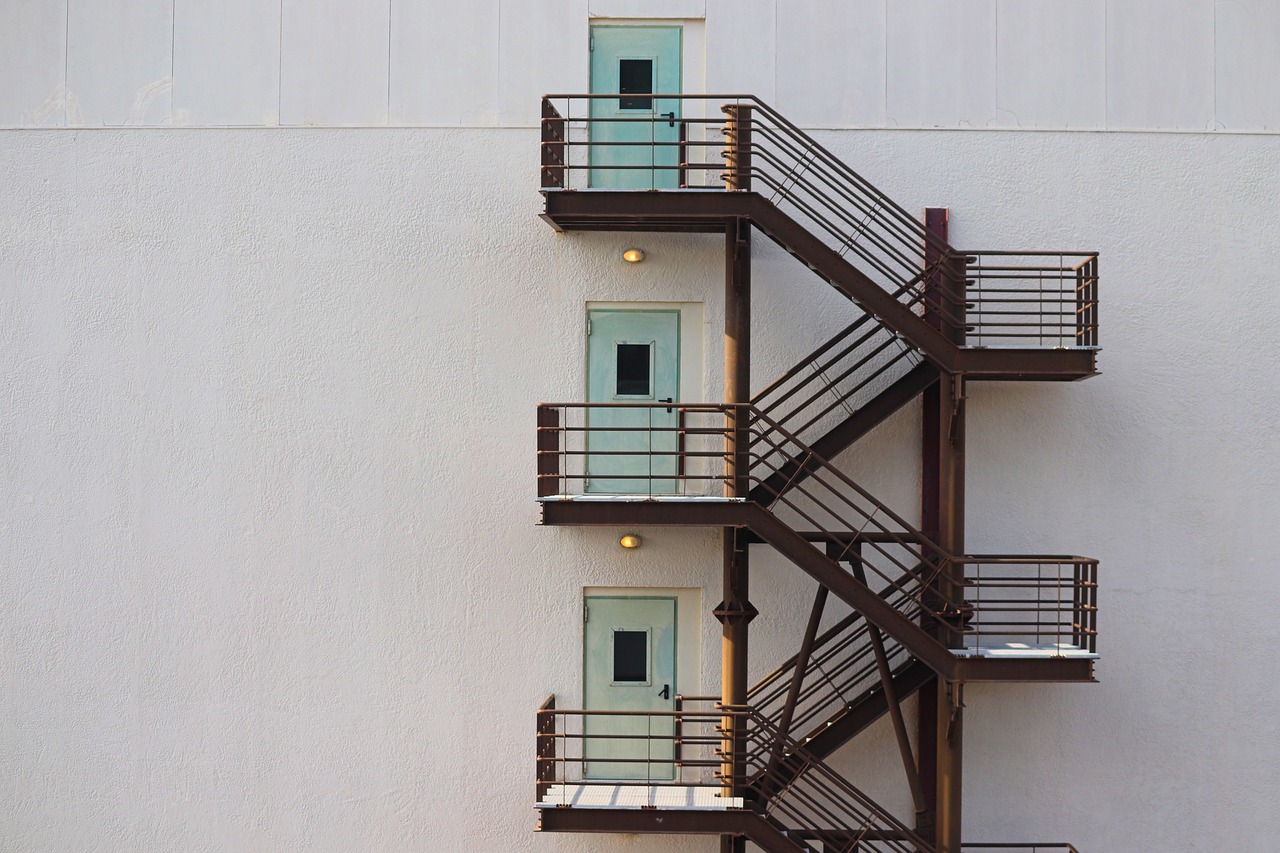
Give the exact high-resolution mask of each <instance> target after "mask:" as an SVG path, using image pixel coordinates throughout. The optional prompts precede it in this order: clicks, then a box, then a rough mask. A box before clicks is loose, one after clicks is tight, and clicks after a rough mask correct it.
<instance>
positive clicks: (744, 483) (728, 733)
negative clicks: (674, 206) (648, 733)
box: [714, 219, 756, 853]
mask: <svg viewBox="0 0 1280 853" xmlns="http://www.w3.org/2000/svg"><path fill="white" fill-rule="evenodd" d="M750 228H751V226H750V223H749V222H747V220H745V219H734V220H732V221H730V222H729V224H728V225H727V226H726V227H725V311H724V315H725V318H724V400H725V403H726V405H728V406H731V407H735V408H729V409H727V410H726V416H725V457H724V464H725V478H724V494H725V497H746V496H747V495H748V494H749V493H750V491H751V479H750V455H749V454H750V438H751V433H750V422H749V420H748V413H747V411H746V408H745V404H747V403H749V402H750V400H751V232H750ZM723 540H724V545H723V547H724V584H723V586H724V590H723V598H722V599H721V601H720V603H719V604H718V605H717V606H716V608H715V611H714V614H715V616H716V618H717V619H719V620H720V624H721V626H722V628H721V638H722V639H721V660H720V667H721V678H720V701H721V702H723V703H724V704H725V705H730V706H742V705H745V704H746V703H747V688H748V683H747V626H748V625H749V624H750V622H751V620H752V619H753V618H754V617H755V615H756V610H755V608H754V607H752V606H751V599H750V583H749V581H750V565H749V562H748V547H749V546H748V543H747V539H746V537H745V536H743V535H742V533H741V531H740V530H739V529H738V528H734V527H726V528H724V533H723ZM743 725H745V723H744V721H743V719H742V718H741V717H739V716H730V715H726V716H724V717H723V718H722V726H723V734H724V742H723V749H724V753H725V761H724V764H723V765H722V771H723V772H724V774H725V778H724V780H723V781H724V792H725V794H726V795H728V796H740V795H741V793H742V790H741V788H742V782H743V779H744V777H745V770H746V764H745V751H746V750H745V746H746V736H745V732H744V731H743V730H742V728H741V727H742V726H743ZM744 845H745V841H744V840H743V839H742V838H740V837H736V836H727V835H726V836H722V837H721V845H720V846H721V850H722V851H724V853H739V851H741V850H743V849H745V847H744Z"/></svg>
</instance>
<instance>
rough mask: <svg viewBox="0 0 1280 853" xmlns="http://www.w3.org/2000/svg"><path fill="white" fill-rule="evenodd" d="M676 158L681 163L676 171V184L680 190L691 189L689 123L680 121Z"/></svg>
mask: <svg viewBox="0 0 1280 853" xmlns="http://www.w3.org/2000/svg"><path fill="white" fill-rule="evenodd" d="M676 158H677V159H678V160H679V161H680V162H679V164H678V167H677V169H676V183H677V184H679V186H680V189H682V190H683V189H688V188H689V123H688V122H687V121H685V120H684V119H681V120H680V142H679V146H678V148H677V149H676Z"/></svg>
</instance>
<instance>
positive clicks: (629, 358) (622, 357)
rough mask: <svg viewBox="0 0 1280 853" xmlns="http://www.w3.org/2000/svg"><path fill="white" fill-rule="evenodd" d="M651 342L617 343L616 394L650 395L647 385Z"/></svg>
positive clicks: (651, 393) (629, 395) (651, 350)
mask: <svg viewBox="0 0 1280 853" xmlns="http://www.w3.org/2000/svg"><path fill="white" fill-rule="evenodd" d="M652 352H653V348H652V345H651V344H618V392H617V393H618V396H619V397H623V396H627V397H652V396H653V391H652V390H651V389H650V387H649V380H650V367H651V365H652V363H653V359H652V358H651V355H652Z"/></svg>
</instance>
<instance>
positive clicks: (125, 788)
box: [0, 129, 1280, 853]
mask: <svg viewBox="0 0 1280 853" xmlns="http://www.w3.org/2000/svg"><path fill="white" fill-rule="evenodd" d="M3 140H4V144H3V146H0V169H2V170H3V173H4V174H6V175H7V176H9V189H8V191H7V192H6V193H5V194H4V196H3V201H2V202H0V205H2V207H0V223H3V232H2V239H3V243H4V246H5V251H4V252H3V254H2V256H0V282H3V287H0V317H2V318H3V322H2V323H0V329H3V332H2V334H3V347H4V352H5V353H6V357H5V359H4V360H3V370H4V375H3V387H4V388H5V392H6V394H5V400H6V405H5V406H4V407H3V410H2V412H0V434H2V435H3V437H4V440H3V443H2V444H0V447H2V448H3V450H2V451H0V465H3V475H2V476H0V479H3V481H4V482H5V484H6V488H5V490H4V494H3V501H4V503H3V509H2V510H0V529H2V530H3V533H4V536H3V542H4V550H3V552H2V553H3V564H2V570H0V624H2V625H3V626H4V635H3V636H4V641H3V646H2V648H3V650H4V654H3V658H0V679H2V680H0V705H2V707H3V711H2V712H0V779H3V780H4V784H3V785H0V814H4V815H5V819H4V821H3V822H0V847H3V848H5V849H14V850H76V849H117V850H123V849H147V850H174V849H197V850H199V849H261V850H277V849H315V850H352V849H386V850H395V849H403V850H446V849H447V850H477V851H479V850H486V849H492V848H493V847H496V846H502V847H503V848H504V849H514V850H531V851H532V850H541V851H549V850H557V851H559V850H563V851H570V850H573V851H587V850H596V849H599V847H598V845H599V844H601V843H604V842H603V840H602V839H592V838H585V837H577V838H575V837H543V836H535V835H533V834H532V833H531V832H530V828H531V826H532V822H533V812H532V809H531V807H530V806H531V796H532V785H531V781H532V758H531V756H532V726H533V717H532V712H533V708H534V707H535V706H536V705H537V704H538V702H540V701H541V699H542V698H543V697H544V696H545V695H546V694H547V693H550V692H554V693H557V694H559V695H560V696H561V698H562V702H564V703H565V704H573V703H574V702H575V701H576V700H577V696H578V690H579V673H578V664H577V647H576V643H577V637H578V630H579V626H578V619H579V612H578V599H579V596H580V594H581V590H582V587H583V586H586V585H608V584H621V585H635V584H652V585H662V586H681V587H701V588H703V590H704V592H703V599H704V601H705V602H706V603H708V604H711V603H714V601H715V600H716V591H717V590H716V586H717V583H718V572H719V555H718V550H717V543H718V537H717V534H716V533H715V532H714V531H656V530H655V531H645V533H646V542H645V547H644V548H642V549H641V550H639V551H638V552H635V553H629V554H624V553H623V552H621V550H620V549H618V548H617V547H616V544H615V537H616V534H617V531H613V530H608V529H601V530H575V529H544V528H538V527H536V526H535V522H536V519H537V511H536V506H535V504H534V501H533V500H532V494H533V486H532V473H533V463H532V453H533V413H534V408H533V407H534V403H535V402H537V401H538V400H543V399H575V398H578V397H579V395H580V393H581V387H582V381H583V380H582V376H581V368H580V365H581V364H582V333H581V322H580V321H581V317H582V310H583V306H584V303H585V302H586V301H588V300H615V299H617V300H624V299H633V298H637V296H639V295H644V296H645V297H646V298H653V299H662V300H671V301H703V302H705V304H706V335H705V340H704V346H705V350H706V361H707V364H708V365H710V366H712V369H710V370H709V371H708V375H707V378H706V383H705V385H706V387H705V388H704V393H705V394H706V396H708V397H710V398H712V399H715V398H716V397H717V396H718V394H719V388H718V382H719V379H718V377H717V376H716V374H715V370H714V365H716V364H718V362H719V359H720V355H719V349H718V347H719V340H718V336H717V334H716V331H715V330H716V329H717V328H719V326H720V323H721V322H722V321H721V307H720V303H719V292H720V287H721V284H720V266H719V264H720V256H721V255H720V250H719V245H718V242H717V241H716V240H715V239H713V238H710V237H706V236H693V237H685V238H672V237H657V236H646V237H643V238H641V239H639V240H638V239H637V238H636V237H634V236H627V235H583V234H569V235H556V234H554V233H553V232H552V231H551V230H550V229H548V228H547V227H546V226H545V225H543V224H542V223H541V222H540V221H539V220H538V219H537V216H536V214H537V212H538V210H539V204H540V199H539V197H538V195H537V194H536V192H534V191H533V189H532V180H531V176H532V175H533V174H534V171H535V169H534V167H535V164H536V159H535V158H536V138H535V136H534V134H533V132H532V131H521V130H508V131H496V130H401V131H390V132H389V131H373V130H364V131H361V130H305V131H297V132H294V133H289V134H284V133H280V132H277V131H272V130H256V131H255V130H234V131H200V130H178V129H174V130H156V131H150V132H146V133H139V132H136V131H127V130H120V131H96V132H70V131H57V130H54V131H29V132H18V133H10V134H8V135H6V136H4V137H3ZM825 141H826V142H828V143H830V144H831V145H833V146H834V147H836V148H837V149H839V151H840V152H841V153H842V154H843V155H844V156H846V157H848V158H849V160H850V161H851V162H855V163H857V164H858V165H859V166H860V167H861V168H862V169H863V170H864V171H865V172H866V173H867V174H868V175H869V176H871V177H872V178H873V179H875V180H877V181H879V182H880V183H881V184H882V185H883V187H884V188H885V189H886V190H887V191H889V192H890V193H891V194H892V195H894V196H895V197H896V198H898V199H899V200H900V201H901V202H902V203H903V204H904V205H905V206H906V207H907V208H908V209H919V208H921V207H923V206H925V205H950V206H951V207H952V210H953V229H954V235H955V238H956V242H957V243H958V244H960V245H976V244H981V245H986V246H1028V245H1030V246H1037V245H1050V244H1051V245H1054V246H1064V245H1065V246H1080V247H1088V248H1094V249H1098V250H1099V251H1101V252H1102V258H1103V267H1102V269H1103V275H1104V278H1103V284H1102V298H1103V300H1104V301H1103V314H1102V317H1103V326H1102V340H1103V343H1104V345H1105V347H1106V349H1105V350H1104V352H1103V353H1102V361H1101V364H1102V369H1103V371H1104V374H1103V375H1102V376H1101V377H1098V378H1095V379H1092V380H1089V381H1087V382H1084V383H1081V384H1073V385H1000V386H977V387H975V388H973V390H972V409H971V420H970V424H971V426H970V446H971V455H970V464H969V476H970V497H969V512H970V515H969V540H970V543H971V545H972V547H973V548H974V549H975V550H979V551H981V550H986V549H1007V550H1014V551H1016V550H1020V549H1026V550H1033V551H1046V550H1047V551H1050V552H1052V551H1063V552H1076V553H1084V554H1090V555H1096V556H1098V557H1100V558H1101V559H1102V561H1103V563H1102V566H1103V568H1102V592H1101V601H1102V607H1103V610H1102V616H1101V619H1100V624H1101V629H1102V640H1101V644H1102V645H1101V648H1102V650H1103V652H1104V658H1103V660H1102V662H1101V664H1100V666H1099V675H1100V678H1101V684H1099V685H1096V686H1063V687H1029V686H1028V687H1018V686H1009V687H989V686H988V687H980V686H974V687H971V688H970V690H969V692H968V693H967V699H968V703H969V708H970V711H969V717H968V721H969V722H968V735H967V741H968V752H967V756H966V775H967V780H968V794H969V796H968V801H967V809H968V810H967V812H966V830H967V833H968V835H969V837H971V838H974V839H997V840H1007V839H1027V838H1067V839H1071V840H1073V841H1075V842H1077V843H1078V844H1079V845H1080V846H1081V849H1083V850H1094V851H1102V850H1105V851H1134V853H1137V851H1145V850H1151V849H1186V850H1210V849H1236V850H1246V849H1261V848H1260V847H1259V844H1260V842H1259V841H1258V839H1260V838H1264V837H1269V836H1270V835H1272V834H1274V833H1275V832H1276V831H1277V830H1280V826H1278V825H1276V824H1277V817H1276V816H1275V813H1274V810H1272V809H1270V808H1267V805H1268V804H1270V803H1271V802H1274V800H1275V798H1276V796H1277V795H1278V794H1280V790H1277V783H1276V781H1275V775H1274V772H1273V767H1272V762H1271V757H1270V747H1269V745H1270V744H1273V743H1275V742H1276V741H1277V739H1280V723H1277V718H1276V716H1275V715H1274V714H1273V713H1272V712H1271V707H1272V705H1273V704H1274V695H1273V693H1274V691H1273V689H1272V687H1271V685H1270V684H1269V682H1268V681H1267V679H1265V678H1264V677H1261V674H1263V673H1266V672H1268V671H1269V669H1270V657H1269V655H1270V648H1269V645H1268V643H1267V639H1266V638H1267V637H1269V635H1270V631H1269V630H1268V628H1267V626H1268V624H1269V622H1268V620H1269V619H1270V616H1271V613H1270V608H1269V607H1268V606H1267V602H1268V601H1271V600H1273V599H1275V597H1276V596H1277V595H1278V594H1280V580H1277V575H1276V573H1275V572H1273V571H1271V561H1270V554H1271V552H1272V550H1273V548H1272V547H1271V542H1270V529H1269V524H1270V520H1271V519H1274V518H1277V517H1280V497H1278V495H1280V464H1278V463H1277V459H1278V458H1280V435H1278V434H1277V431H1276V430H1275V429H1274V424H1275V423H1276V419H1277V416H1278V415H1280V393H1278V392H1277V391H1276V387H1277V386H1276V383H1275V382H1274V381H1273V379H1272V376H1271V367H1272V365H1273V363H1274V359H1273V358H1271V352H1272V349H1273V346H1272V343H1273V337H1274V335H1273V333H1272V326H1273V322H1272V318H1273V317H1274V316H1275V314H1276V308H1277V304H1276V299H1275V295H1274V289H1273V288H1271V287H1270V278H1271V277H1272V268H1273V266H1274V264H1273V259H1274V256H1275V254H1276V250H1277V248H1278V247H1277V242H1278V241H1277V238H1276V236H1275V235H1274V233H1273V230H1272V229H1271V228H1270V227H1269V225H1268V223H1269V221H1270V216H1269V212H1270V209H1271V205H1272V203H1273V199H1274V198H1275V197H1276V195H1277V193H1280V176H1278V175H1277V174H1276V172H1275V169H1274V165H1273V164H1274V162H1275V156H1274V155H1275V151H1274V143H1273V142H1272V141H1271V140H1270V139H1269V138H1268V137H1263V136H1231V137H1227V136H1223V137H1216V138H1211V137H1195V136H1187V135H1161V136H1152V135H1149V134H1107V135H1101V134H1016V133H1003V132H984V133H961V134H957V133H940V132H925V131H912V132H889V133H886V132H866V133H847V132H846V133H838V132H832V133H829V134H827V136H826V137H825ZM426 151H430V152H433V156H430V157H426V156H423V152H426ZM1064 164H1066V165H1065V166H1064ZM634 242H641V243H642V244H643V245H644V246H645V248H646V249H648V251H649V259H648V260H647V261H646V262H645V263H644V264H642V265H640V266H639V267H627V266H626V265H624V264H623V262H622V261H621V260H620V258H619V255H620V251H621V249H622V248H623V247H624V245H627V244H630V243H634ZM756 280H757V298H756V305H757V312H758V314H757V316H758V317H760V318H767V321H766V320H765V319H762V321H761V322H760V323H759V324H758V327H757V329H758V331H757V340H758V343H757V353H758V359H757V374H758V376H759V377H760V378H761V381H763V380H764V379H766V378H767V377H769V376H771V375H773V373H774V372H775V371H776V369H777V368H778V367H780V366H781V365H785V364H787V363H788V362H789V360H791V359H793V358H794V357H795V356H797V355H799V354H800V353H801V352H802V351H803V350H804V349H807V348H808V347H809V346H810V345H811V342H812V341H813V340H816V335H817V334H819V333H821V332H822V331H824V330H827V329H833V328H834V327H835V326H836V324H838V323H840V322H842V316H841V315H838V314H837V313H836V312H835V311H833V310H832V309H833V308H834V307H835V306H838V305H839V302H838V300H835V301H833V299H832V297H831V295H830V292H829V291H828V290H826V289H824V287H823V286H821V285H820V284H819V283H818V282H817V280H816V279H813V278H811V277H810V276H809V275H808V274H807V273H806V272H805V271H804V270H802V269H801V268H800V267H798V265H796V264H795V262H793V261H792V260H791V259H790V258H788V257H787V256H785V255H783V254H782V253H781V252H779V251H776V250H773V249H772V248H771V247H770V246H768V245H760V246H758V262H757V272H756ZM915 429H916V427H915V420H914V413H913V412H912V411H906V412H904V413H901V414H900V415H899V416H898V417H897V418H895V419H894V420H892V421H890V422H889V423H887V424H886V425H884V426H883V427H881V429H880V430H878V431H877V433H876V434H874V435H873V436H871V437H869V439H868V440H867V441H866V442H865V443H864V444H861V445H859V446H858V447H857V448H855V450H854V451H852V452H851V453H850V454H848V457H847V458H846V459H845V460H844V463H845V464H846V465H847V466H848V469H849V470H850V471H851V472H852V473H853V475H854V476H855V477H858V478H860V479H861V480H862V481H864V482H865V483H866V484H867V485H868V486H869V487H871V488H872V489H873V491H875V492H877V493H878V494H880V495H881V496H883V497H885V498H886V499H888V500H890V501H891V502H892V503H893V504H895V505H896V506H898V507H901V508H902V510H903V511H904V512H905V513H907V514H908V515H914V513H913V512H912V509H913V505H914V495H915V489H916V474H917V472H916V467H915V466H916V463H915V461H914V459H913V458H912V456H911V451H912V449H913V447H914V439H915V436H916V432H915ZM757 565H758V566H759V568H758V571H757V577H756V590H757V592H756V595H755V599H756V602H757V604H758V606H759V607H760V609H761V611H762V615H761V617H760V619H759V620H757V622H756V629H757V630H756V637H757V641H756V643H755V650H756V657H755V665H756V667H757V669H758V670H761V671H763V670H766V669H768V668H769V667H771V666H772V665H773V664H775V663H776V662H777V661H779V660H781V659H782V658H783V657H785V656H786V655H787V654H789V653H790V652H791V651H792V650H793V648H794V643H795V642H796V640H797V632H798V630H799V624H800V620H801V619H802V616H803V609H804V607H805V606H806V604H807V601H808V598H809V597H810V595H811V593H812V588H811V585H810V584H809V583H808V582H807V581H804V580H802V579H801V576H800V575H799V573H797V572H796V571H795V570H794V569H791V568H789V567H787V566H786V565H785V564H783V563H782V562H781V561H778V560H776V559H774V558H771V557H769V556H768V555H767V554H766V553H762V554H761V556H760V557H759V558H758V561H757ZM716 642H717V640H716V625H715V623H714V622H713V621H712V620H711V619H710V618H707V619H706V620H705V633H704V636H703V644H704V648H706V649H707V650H708V651H709V654H706V655H704V666H703V669H704V684H705V686H706V687H707V688H709V689H710V688H714V685H715V684H716V683H717V681H718V672H717V664H718V660H717V655H715V653H714V649H715V648H716ZM840 760H841V762H842V763H843V764H844V765H845V766H846V767H847V768H848V769H849V771H850V772H851V773H853V774H854V775H855V776H856V777H858V778H859V779H861V781H864V782H865V783H866V784H867V786H868V788H869V789H870V790H872V791H873V792H874V793H875V794H878V795H881V796H883V797H884V798H885V799H886V801H887V802H889V803H891V804H894V805H898V806H904V805H905V804H906V803H905V790H904V788H903V786H902V785H901V784H900V782H899V781H898V777H897V775H896V772H897V771H896V767H895V765H894V763H893V761H894V759H893V753H892V744H891V740H890V738H889V732H888V730H887V729H885V728H881V729H877V730H876V731H875V732H873V733H872V734H871V736H870V737H868V738H866V739H863V740H861V741H860V742H859V744H858V746H857V749H856V750H852V751H850V752H848V753H846V754H845V755H844V756H842V757H841V759H840ZM609 843H614V842H609ZM626 844H627V849H634V850H674V849H688V850H700V849H706V850H710V849H712V845H710V844H707V843H699V842H687V843H686V842H681V843H679V844H678V843H677V842H676V841H672V840H668V841H663V840H659V839H653V838H645V839H633V840H631V841H628V842H626Z"/></svg>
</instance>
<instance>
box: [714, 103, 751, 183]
mask: <svg viewBox="0 0 1280 853" xmlns="http://www.w3.org/2000/svg"><path fill="white" fill-rule="evenodd" d="M721 109H723V110H724V113H725V115H726V116H728V118H727V119H726V121H725V123H724V140H725V152H724V157H725V165H726V169H725V186H724V188H725V189H727V190H743V191H749V190H750V189H751V165H752V163H751V121H752V114H753V112H754V108H753V107H752V106H751V105H750V104H725V105H724V106H723V107H722V108H721Z"/></svg>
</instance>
